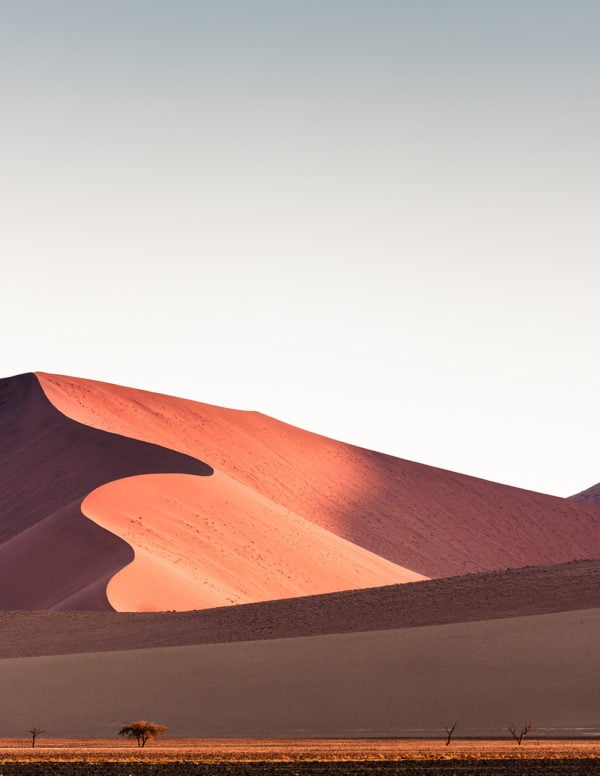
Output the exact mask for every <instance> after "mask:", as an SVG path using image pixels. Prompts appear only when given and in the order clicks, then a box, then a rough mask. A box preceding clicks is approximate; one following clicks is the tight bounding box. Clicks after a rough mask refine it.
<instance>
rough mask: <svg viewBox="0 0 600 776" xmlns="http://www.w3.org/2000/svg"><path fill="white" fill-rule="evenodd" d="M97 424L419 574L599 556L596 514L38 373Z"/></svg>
mask: <svg viewBox="0 0 600 776" xmlns="http://www.w3.org/2000/svg"><path fill="white" fill-rule="evenodd" d="M38 379H39V381H40V383H41V385H42V388H43V390H44V392H45V394H46V396H47V397H48V399H49V400H50V401H51V402H52V403H53V404H54V405H55V406H56V407H57V408H58V409H59V410H60V411H61V412H63V413H64V414H66V415H67V416H69V417H71V418H74V419H76V420H78V421H79V422H81V423H85V424H89V425H91V426H94V427H96V428H101V429H104V430H106V431H112V432H115V433H118V434H122V435H127V436H132V437H134V438H136V439H141V440H144V441H147V442H152V443H154V444H160V445H164V446H166V447H170V448H171V449H173V450H177V451H179V452H181V453H185V454H188V455H191V456H194V457H196V458H199V459H200V460H203V461H206V462H207V463H209V464H210V465H211V466H212V467H213V468H214V469H215V471H216V472H220V473H221V474H224V475H227V477H229V478H230V479H231V480H233V481H236V482H238V483H240V484H241V485H243V486H245V487H246V488H247V489H248V490H247V491H246V493H250V492H254V493H256V494H259V495H260V496H263V497H265V498H266V499H267V500H268V501H269V502H271V503H272V504H277V505H279V507H280V508H282V509H283V510H288V511H289V512H292V513H294V514H295V515H299V516H301V517H302V518H304V519H305V520H307V521H310V522H311V523H313V524H314V525H315V526H318V527H320V528H324V529H326V530H327V531H329V532H331V533H332V534H335V535H336V536H338V537H340V538H342V539H345V540H346V541H348V542H351V543H352V544H353V545H356V546H358V547H362V548H363V549H365V550H368V551H369V552H371V553H374V554H376V555H379V556H381V557H382V558H385V559H386V560H388V561H391V562H392V563H394V564H396V565H397V566H399V567H401V568H403V569H411V570H413V571H414V572H416V573H418V574H422V575H423V576H425V577H429V578H435V577H449V576H456V575H461V574H465V573H470V572H480V571H493V570H501V569H506V568H518V567H523V566H538V565H540V566H541V565H551V564H555V563H566V562H569V561H573V560H581V559H586V558H594V557H600V530H598V529H599V528H600V510H598V507H597V505H595V504H585V503H581V502H577V501H573V500H568V499H561V498H556V497H554V496H548V495H545V494H541V493H534V492H532V491H526V490H522V489H519V488H513V487H510V486H508V485H502V484H499V483H494V482H488V481H486V480H481V479H478V478H476V477H469V476H467V475H463V474H459V473H456V472H451V471H446V470H442V469H436V468H434V467H431V466H426V465H424V464H419V463H414V462H411V461H406V460H402V459H399V458H394V457H392V456H388V455H383V454H381V453H376V452H373V451H370V450H363V449H361V448H358V447H355V446H353V445H349V444H345V443H342V442H337V441H335V440H332V439H328V438H326V437H322V436H319V435H317V434H313V433H310V432H308V431H304V430H302V429H299V428H295V427H293V426H290V425H287V424H286V423H282V422H281V421H278V420H276V419H274V418H270V417H268V416H266V415H261V414H260V413H256V412H244V411H240V410H231V409H225V408H222V407H214V406H211V405H207V404H201V403H199V402H194V401H189V400H186V399H178V398H175V397H171V396H164V395H161V394H156V393H150V392H147V391H142V390H137V389H133V388H125V387H122V386H117V385H110V384H107V383H100V382H96V381H93V380H85V379H81V378H73V377H64V376H60V375H49V374H44V373H38Z"/></svg>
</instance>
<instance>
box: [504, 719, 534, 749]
mask: <svg viewBox="0 0 600 776" xmlns="http://www.w3.org/2000/svg"><path fill="white" fill-rule="evenodd" d="M530 730H533V722H531V721H530V722H526V723H525V724H524V725H523V727H522V728H521V729H520V730H517V728H516V725H515V723H514V722H511V723H510V725H509V726H508V732H509V733H510V734H511V736H512V737H513V738H514V739H515V741H516V742H517V744H519V746H521V741H522V740H523V739H524V738H525V736H526V735H527V733H529V731H530Z"/></svg>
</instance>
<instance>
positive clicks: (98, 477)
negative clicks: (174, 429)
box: [0, 374, 212, 609]
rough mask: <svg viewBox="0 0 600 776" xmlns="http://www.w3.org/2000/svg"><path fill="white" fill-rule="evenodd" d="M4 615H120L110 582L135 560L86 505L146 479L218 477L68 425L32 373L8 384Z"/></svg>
mask: <svg viewBox="0 0 600 776" xmlns="http://www.w3.org/2000/svg"><path fill="white" fill-rule="evenodd" d="M0 457H1V460H2V468H1V476H2V489H1V491H0V609H51V608H57V609H60V608H73V609H74V608H82V609H110V605H109V603H108V600H107V598H106V594H105V587H106V583H107V581H108V580H109V579H110V578H111V577H112V576H113V575H114V574H115V572H117V571H118V570H119V569H121V568H123V567H124V566H125V565H126V564H128V563H130V562H131V560H132V558H133V553H132V550H131V548H130V547H129V545H127V544H126V543H125V542H124V541H123V540H122V539H121V538H119V537H118V536H115V535H114V534H112V533H109V532H108V531H106V530H105V529H103V528H101V527H99V526H98V525H96V524H95V523H93V522H92V521H90V520H88V519H87V518H86V517H84V515H82V513H81V509H80V505H81V502H82V500H83V498H85V496H87V495H88V493H90V492H91V491H92V490H94V489H96V488H97V487H98V486H100V485H102V484H104V483H106V482H110V481H112V480H117V479H119V478H122V477H129V476H132V475H137V474H141V473H146V472H185V473H188V474H195V475H208V474H210V473H211V471H212V470H211V469H210V467H209V466H207V465H206V464H205V463H202V462H201V461H199V460H196V459H195V458H192V457H190V456H188V455H185V454H183V453H179V452H174V451H173V450H169V449H165V448H163V447H160V446H158V445H156V444H152V443H148V442H144V441H139V440H136V439H131V438H127V437H123V436H120V435H118V434H115V433H111V432H107V431H102V430H99V429H95V428H91V427H89V426H87V425H83V424H81V423H79V422H77V421H75V420H72V419H70V418H67V417H66V416H65V415H63V414H62V413H61V412H59V411H58V410H57V409H56V408H55V407H54V406H53V405H52V404H51V403H50V402H49V401H48V400H47V398H46V396H45V395H44V392H43V391H42V390H41V388H40V385H39V382H38V380H37V378H36V377H35V376H34V375H32V374H26V375H20V376H18V377H13V378H8V379H5V380H0Z"/></svg>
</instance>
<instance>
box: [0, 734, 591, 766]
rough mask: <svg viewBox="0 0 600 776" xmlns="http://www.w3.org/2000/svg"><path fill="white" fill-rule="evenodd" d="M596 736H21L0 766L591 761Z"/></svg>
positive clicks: (0, 746) (10, 742)
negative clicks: (34, 740)
mask: <svg viewBox="0 0 600 776" xmlns="http://www.w3.org/2000/svg"><path fill="white" fill-rule="evenodd" d="M596 758H597V759H598V761H599V762H598V765H599V766H600V742H599V741H596V740H535V739H532V740H525V741H524V742H523V744H522V745H521V746H518V745H517V744H516V743H515V742H513V741H508V740H506V741H504V740H492V741H490V740H485V741H484V740H472V741H466V740H460V739H457V740H456V741H453V742H452V743H451V744H450V746H445V744H444V742H443V741H441V740H407V739H372V740H371V739H344V740H342V739H331V740H322V739H319V740H316V739H309V740H306V739H304V740H303V739H290V740H282V739H273V740H270V739H164V740H161V741H152V742H150V743H149V744H147V746H146V747H145V748H144V749H138V748H137V747H136V745H135V743H133V744H132V743H131V742H128V741H119V740H117V741H112V740H110V741H109V740H104V739H95V740H82V739H49V738H47V739H41V741H40V743H39V744H38V745H37V746H36V748H35V749H33V748H31V744H30V742H28V741H27V740H25V739H0V764H5V763H33V762H47V763H50V762H56V763H58V762H79V763H108V762H113V763H119V762H121V763H135V762H146V763H149V762H152V763H184V762H191V761H193V762H196V763H244V762H256V763H258V762H265V763H286V762H298V763H300V762H313V763H314V762H323V763H327V762H330V763H336V762H346V763H350V762H356V763H359V762H367V761H369V762H374V761H379V762H400V761H448V760H454V761H464V760H468V761H473V760H480V761H482V760H485V761H490V760H552V761H557V760H595V759H596Z"/></svg>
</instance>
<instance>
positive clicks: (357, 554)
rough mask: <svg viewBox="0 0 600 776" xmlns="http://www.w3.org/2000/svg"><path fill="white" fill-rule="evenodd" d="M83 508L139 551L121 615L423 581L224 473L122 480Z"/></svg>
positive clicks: (112, 591)
mask: <svg viewBox="0 0 600 776" xmlns="http://www.w3.org/2000/svg"><path fill="white" fill-rule="evenodd" d="M82 510H83V512H84V514H85V515H87V516H88V517H89V518H90V519H92V520H94V521H95V522H96V523H98V524H99V525H101V526H103V527H104V528H106V529H107V530H109V531H112V532H113V533H115V534H117V535H118V536H120V537H121V538H122V539H124V540H125V541H126V542H128V543H129V544H130V545H131V547H133V549H134V551H135V560H134V561H133V562H132V563H130V564H129V565H128V566H126V567H125V568H124V569H123V570H122V571H120V572H118V573H117V574H116V575H115V576H114V577H113V578H112V580H111V581H110V583H109V585H108V588H107V595H108V599H109V601H110V603H111V604H112V606H113V607H114V608H115V609H117V610H119V611H164V610H166V609H181V610H183V609H201V608H206V607H211V606H223V605H226V604H239V603H248V602H254V601H265V600H272V599H276V598H289V597H295V596H301V595H307V594H313V593H328V592H334V591H338V590H347V589H355V588H362V587H373V586H375V585H385V584H392V583H397V582H410V581H415V580H417V579H422V577H421V576H420V575H419V574H415V573H413V572H410V571H408V570H407V569H403V568H401V567H400V566H397V565H396V564H394V563H391V562H390V561H387V560H385V559H383V558H380V557H379V556H377V555H374V554H373V553H371V552H368V551H367V550H364V549H362V548H361V547H357V546H356V545H354V544H352V543H350V542H347V541H346V540H345V539H341V538H339V537H338V536H335V534H332V533H330V532H329V531H326V530H325V529H323V528H320V527H319V526H316V525H314V524H313V523H310V522H309V521H308V520H305V519H304V518H302V517H300V516H299V515H296V514H294V513H293V512H290V511H289V510H286V509H285V508H283V507H280V506H279V505H277V504H274V503H273V502H272V501H269V500H268V499H266V498H265V497H264V496H261V495H260V494H259V493H257V492H256V491H255V490H252V489H250V488H248V487H246V486H245V485H242V484H240V483H239V482H236V481H235V480H232V479H231V478H230V477H228V476H227V475H226V474H223V473H221V472H216V473H215V474H214V475H213V476H212V477H194V476H192V475H185V474H181V475H177V474H163V475H160V474H158V475H146V476H141V477H131V478H127V479H123V480H117V481H116V482H112V483H110V484H108V485H104V486H102V487H101V488H98V489H97V490H95V491H93V492H92V493H91V494H90V495H89V496H88V497H87V498H86V499H85V500H84V502H83V505H82Z"/></svg>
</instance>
